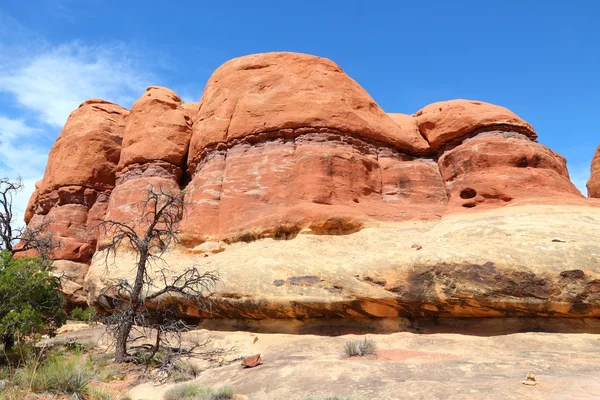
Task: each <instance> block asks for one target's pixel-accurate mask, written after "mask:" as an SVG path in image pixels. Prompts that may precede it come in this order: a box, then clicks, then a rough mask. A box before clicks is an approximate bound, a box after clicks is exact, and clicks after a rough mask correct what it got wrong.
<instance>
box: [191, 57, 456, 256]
mask: <svg viewBox="0 0 600 400" xmlns="http://www.w3.org/2000/svg"><path fill="white" fill-rule="evenodd" d="M407 119H408V120H412V118H411V117H407ZM428 151H429V146H428V144H427V142H426V141H425V139H424V138H423V137H422V136H421V135H420V133H419V131H418V129H416V124H415V123H414V121H408V122H407V123H405V122H402V123H401V124H398V123H395V122H394V120H393V119H391V118H390V117H389V116H388V115H387V114H386V113H385V112H383V110H381V108H380V107H379V106H378V105H377V104H376V103H375V102H374V101H373V99H372V98H371V97H370V96H369V95H368V94H367V93H366V92H365V91H364V89H362V88H361V87H360V86H359V85H358V84H357V83H356V82H354V81H353V80H352V79H351V78H350V77H348V76H347V75H346V74H344V73H343V71H342V70H341V68H340V67H338V66H337V65H336V64H334V63H333V62H331V61H329V60H326V59H323V58H319V57H314V56H308V55H303V54H292V53H273V54H259V55H253V56H248V57H242V58H238V59H234V60H231V61H229V62H227V63H225V64H224V65H223V66H221V67H220V68H218V69H217V70H216V71H215V73H214V74H213V76H212V77H211V78H210V80H209V81H208V83H207V85H206V90H205V92H204V95H203V97H202V99H201V101H200V110H199V112H198V115H197V117H196V120H195V121H194V133H193V136H192V141H191V145H190V153H189V159H188V172H189V174H190V177H191V182H190V184H189V185H188V187H187V191H186V201H187V202H188V204H189V205H190V208H189V210H188V213H187V218H186V219H185V221H184V224H183V229H182V230H183V232H184V236H183V239H184V242H185V243H186V244H188V245H192V244H198V243H202V242H204V241H210V240H226V241H237V240H240V239H243V240H251V239H255V238H260V237H272V236H282V237H286V236H290V235H295V234H297V233H298V232H299V231H300V230H301V229H307V230H310V231H313V232H317V233H342V232H351V231H354V230H356V229H359V228H360V227H361V226H363V225H364V224H365V223H366V222H368V221H370V220H389V221H394V220H402V219H407V218H413V217H419V218H421V217H422V218H428V217H431V216H432V215H435V214H440V213H441V212H442V210H443V208H444V206H445V203H446V196H445V190H444V186H443V182H442V179H441V176H440V173H439V171H438V169H437V167H436V166H435V162H434V161H433V160H421V159H419V156H420V155H423V154H426V153H427V152H428ZM399 182H401V183H399ZM411 186H415V189H416V190H411V189H409V187H411ZM417 205H418V206H417ZM416 206H417V207H416Z"/></svg>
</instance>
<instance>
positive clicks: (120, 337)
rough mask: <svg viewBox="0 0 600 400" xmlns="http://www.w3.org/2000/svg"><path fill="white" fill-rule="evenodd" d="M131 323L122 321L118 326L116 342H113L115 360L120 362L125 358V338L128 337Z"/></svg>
mask: <svg viewBox="0 0 600 400" xmlns="http://www.w3.org/2000/svg"><path fill="white" fill-rule="evenodd" d="M132 327H133V323H131V322H130V321H123V322H122V323H121V326H120V327H119V333H118V334H117V342H116V343H115V362H117V363H122V362H125V361H126V359H127V339H129V333H130V332H131V328H132Z"/></svg>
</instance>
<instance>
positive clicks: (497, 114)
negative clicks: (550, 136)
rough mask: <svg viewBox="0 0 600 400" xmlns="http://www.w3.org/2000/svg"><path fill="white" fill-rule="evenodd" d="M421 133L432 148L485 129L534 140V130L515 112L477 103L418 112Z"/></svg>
mask: <svg viewBox="0 0 600 400" xmlns="http://www.w3.org/2000/svg"><path fill="white" fill-rule="evenodd" d="M414 116H415V118H416V120H417V124H418V126H419V131H420V132H421V134H422V135H423V136H424V137H425V138H426V139H427V141H428V142H429V145H430V146H431V148H433V149H435V150H438V149H440V148H441V147H442V146H444V145H449V144H458V143H460V142H462V141H463V140H464V139H465V138H467V137H469V136H473V135H474V134H476V133H477V132H479V131H482V130H494V131H509V132H518V133H521V134H523V135H525V136H527V137H529V138H530V139H533V140H535V139H536V137H537V135H536V133H535V130H534V129H533V127H532V126H531V125H529V124H528V123H527V122H526V121H524V120H522V119H521V118H519V117H518V116H517V115H516V114H515V113H513V112H512V111H510V110H508V109H506V108H504V107H501V106H497V105H494V104H489V103H484V102H482V101H474V100H462V99H457V100H449V101H440V102H437V103H432V104H429V105H427V106H425V107H423V108H422V109H420V110H419V111H417V112H416V113H415V115H414Z"/></svg>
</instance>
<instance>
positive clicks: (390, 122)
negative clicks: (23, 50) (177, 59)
mask: <svg viewBox="0 0 600 400" xmlns="http://www.w3.org/2000/svg"><path fill="white" fill-rule="evenodd" d="M536 138H537V134H536V132H535V130H534V129H533V127H532V126H531V125H529V124H528V123H527V122H526V121H524V120H523V119H521V118H520V117H519V116H517V115H516V114H514V113H513V112H511V111H509V110H508V109H506V108H504V107H500V106H496V105H492V104H489V103H484V102H480V101H471V100H450V101H443V102H438V103H434V104H430V105H428V106H425V107H424V108H422V109H421V110H420V111H418V112H417V113H415V114H414V115H408V114H399V113H386V112H384V111H383V110H382V109H381V108H380V107H379V106H378V105H377V104H376V103H375V101H374V100H373V99H372V98H371V97H370V96H369V94H368V93H367V92H366V91H365V90H364V89H363V88H361V87H360V85H358V84H357V83H356V82H355V81H354V80H352V78H350V77H349V76H348V75H346V74H345V73H344V72H343V71H342V69H341V68H340V67H339V66H338V65H337V64H335V63H334V62H332V61H330V60H327V59H325V58H320V57H315V56H310V55H305V54H295V53H265V54H255V55H250V56H245V57H240V58H236V59H234V60H231V61H229V62H227V63H225V64H223V65H222V66H221V67H219V68H218V69H217V70H216V71H215V72H214V74H213V75H212V76H211V78H210V79H209V81H208V83H207V85H206V89H205V91H204V94H203V95H202V98H201V99H200V102H199V103H194V102H186V103H184V102H182V101H181V99H180V98H179V96H178V95H177V94H176V93H174V92H173V91H171V90H170V89H167V88H163V87H158V86H152V87H149V88H148V89H147V91H146V92H145V93H144V94H143V95H142V96H141V97H140V98H139V99H138V100H137V101H136V102H135V103H134V104H133V106H132V108H131V111H127V110H125V109H123V108H121V107H119V106H117V105H114V104H111V103H108V102H105V101H102V100H90V101H87V102H85V103H83V104H82V105H81V107H80V108H79V109H78V110H76V111H74V112H73V113H72V115H71V117H70V118H69V120H68V121H67V124H66V125H65V127H64V129H63V131H62V132H61V134H60V136H59V138H58V139H57V142H56V144H55V145H54V147H53V148H52V151H51V153H50V157H49V160H48V166H47V170H46V174H45V176H44V179H43V180H42V181H40V182H39V183H38V185H37V189H36V191H35V193H34V194H33V196H32V198H31V200H30V202H29V205H28V207H27V212H26V216H25V217H26V221H27V222H28V223H29V225H30V226H35V225H36V224H42V223H49V229H50V230H51V231H52V232H53V233H54V234H55V235H56V236H57V237H58V238H59V240H60V241H61V243H62V247H61V248H60V249H59V250H58V251H57V253H56V255H55V256H56V258H57V259H58V260H63V261H65V262H66V261H68V262H69V263H63V264H60V263H57V265H58V266H59V269H60V268H62V269H63V270H65V271H67V270H68V274H66V275H65V276H68V280H69V285H70V286H68V287H67V286H65V293H67V295H68V296H70V297H72V298H73V299H77V300H76V301H78V302H80V301H81V299H82V298H87V300H88V301H89V302H90V303H92V304H97V305H98V306H100V307H106V304H107V303H103V302H102V299H99V298H98V295H99V290H100V289H101V288H102V287H104V286H105V285H107V284H109V282H110V280H111V279H113V278H115V277H118V276H122V277H126V273H125V272H124V271H129V272H128V273H130V272H131V268H130V262H131V260H130V259H129V258H128V257H127V256H125V255H123V257H122V258H120V259H119V262H118V263H117V265H116V266H115V267H114V270H111V271H109V273H108V274H107V272H106V266H105V265H102V266H100V264H99V263H100V261H96V260H94V261H93V262H92V265H91V268H90V270H89V273H87V268H88V265H89V263H90V260H91V258H92V256H93V255H94V254H97V256H98V257H95V258H97V259H98V260H102V259H103V258H102V255H101V254H98V252H96V249H97V241H98V240H104V239H106V238H98V237H97V233H93V232H91V231H90V227H92V226H95V225H97V224H98V223H99V222H101V221H107V220H113V221H118V222H125V223H130V222H131V221H133V220H135V218H136V217H138V216H139V213H140V207H139V205H141V204H142V203H143V201H144V199H145V198H146V193H147V190H148V188H149V187H150V186H152V187H154V188H157V189H161V190H164V191H167V192H170V193H179V191H181V190H185V200H186V202H187V206H186V210H185V214H184V218H183V220H182V223H181V225H180V230H181V239H182V240H181V243H182V244H181V246H180V247H178V248H176V249H174V250H173V252H171V253H170V254H169V256H168V257H169V261H170V263H171V264H172V265H173V266H175V269H177V268H184V267H186V266H189V265H190V264H192V263H193V262H196V261H197V262H198V263H199V264H198V265H201V266H203V267H205V268H207V269H215V268H216V269H219V270H222V271H223V273H224V276H223V280H224V284H225V286H224V287H222V288H221V289H220V290H219V296H220V297H219V299H220V300H219V301H217V302H216V303H215V304H216V306H215V309H214V312H215V315H218V316H222V317H231V318H250V319H262V318H325V317H333V318H340V317H341V318H363V317H369V318H370V317H396V316H402V315H406V316H410V317H422V316H429V317H435V316H468V317H471V316H478V317H483V316H507V315H514V316H532V315H535V316H562V317H564V316H580V317H590V316H598V315H597V310H598V309H599V308H598V290H600V289H598V288H597V286H598V282H597V281H598V279H600V277H599V276H598V274H599V271H600V266H599V263H600V260H599V259H598V257H597V256H598V254H600V250H599V249H598V248H597V246H598V243H599V242H600V241H599V240H598V237H597V229H596V228H594V227H593V226H591V225H590V224H592V225H593V224H595V223H598V222H600V219H599V217H598V208H597V206H599V205H600V203H598V201H597V200H588V199H585V198H584V197H583V196H582V195H581V194H580V193H579V192H578V191H577V189H576V188H575V186H573V184H572V183H571V182H570V179H569V174H568V171H567V168H566V161H565V159H564V158H563V157H562V156H560V155H559V154H557V153H555V152H553V151H552V150H550V149H548V148H547V147H545V146H543V145H541V144H539V143H538V142H537V141H536ZM598 160H599V157H598V153H597V155H596V158H595V160H594V163H593V165H592V177H591V178H590V182H589V183H588V188H589V191H590V197H594V196H597V197H600V193H598V194H596V188H597V186H598V185H597V184H596V182H598V177H599V176H600V170H598V168H596V167H597V166H598V165H600V161H598ZM598 190H600V188H599V189H598ZM548 207H550V208H548ZM552 207H555V208H552ZM556 207H558V208H556ZM137 228H140V227H137ZM265 238H267V239H265ZM263 239H264V240H263ZM554 239H556V240H557V241H554ZM95 252H96V253H95ZM126 266H127V267H126ZM74 271H80V272H81V275H79V276H78V275H77V273H75V272H74ZM86 273H87V277H86V278H85V279H84V276H86ZM103 274H104V275H103ZM74 301H75V300H74ZM181 307H182V312H183V313H184V314H186V315H188V316H192V317H200V316H203V315H204V314H203V312H202V311H201V310H198V309H195V308H194V307H191V306H189V305H183V304H182V305H181Z"/></svg>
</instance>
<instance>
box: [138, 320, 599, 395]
mask: <svg viewBox="0 0 600 400" xmlns="http://www.w3.org/2000/svg"><path fill="white" fill-rule="evenodd" d="M208 335H210V336H212V337H213V338H214V342H213V343H214V346H216V347H223V348H229V347H231V346H235V347H236V350H235V351H233V352H231V353H230V354H228V355H227V356H226V357H225V358H227V359H235V358H237V357H239V356H247V355H252V354H256V353H260V354H262V357H263V364H262V365H260V366H258V367H255V368H252V369H246V368H243V367H242V366H241V365H240V363H239V361H238V362H235V363H232V364H229V365H225V366H221V367H216V368H211V369H207V370H205V371H204V372H202V373H201V375H200V376H199V378H198V379H197V380H196V382H198V383H201V384H204V385H207V386H212V387H219V386H221V385H226V384H227V385H233V386H234V387H235V389H236V392H237V393H239V394H242V395H244V396H246V397H247V398H248V399H250V400H267V399H269V400H274V399H286V400H295V399H299V400H304V399H306V398H307V397H308V396H309V395H312V396H313V398H315V399H325V398H326V397H327V396H340V397H344V396H356V397H358V398H361V399H561V400H562V399H593V398H600V351H599V350H600V335H593V334H560V333H515V334H507V335H497V336H487V337H486V336H473V335H461V334H415V333H406V332H403V333H394V334H380V335H377V334H374V335H368V337H369V338H371V339H374V340H375V341H376V343H377V346H378V352H377V355H376V356H374V357H365V358H346V357H345V356H344V355H343V346H344V343H345V342H346V341H348V340H352V339H359V338H362V337H363V336H356V335H344V336H337V337H329V336H317V335H288V334H253V333H250V332H211V331H206V330H199V331H194V332H192V333H190V336H189V338H196V339H201V338H205V337H206V336H208ZM255 338H258V339H257V340H256V339H255ZM528 371H533V372H534V374H535V377H536V379H537V382H538V385H536V386H526V385H523V384H522V381H523V380H524V379H525V377H526V375H527V372H528ZM171 386H172V385H161V386H156V385H154V384H152V383H145V384H142V385H139V386H136V387H133V388H132V389H131V390H130V391H129V395H130V396H131V398H132V399H133V400H154V399H156V400H158V399H161V398H162V396H163V394H164V393H165V391H166V390H168V388H170V387H171Z"/></svg>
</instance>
